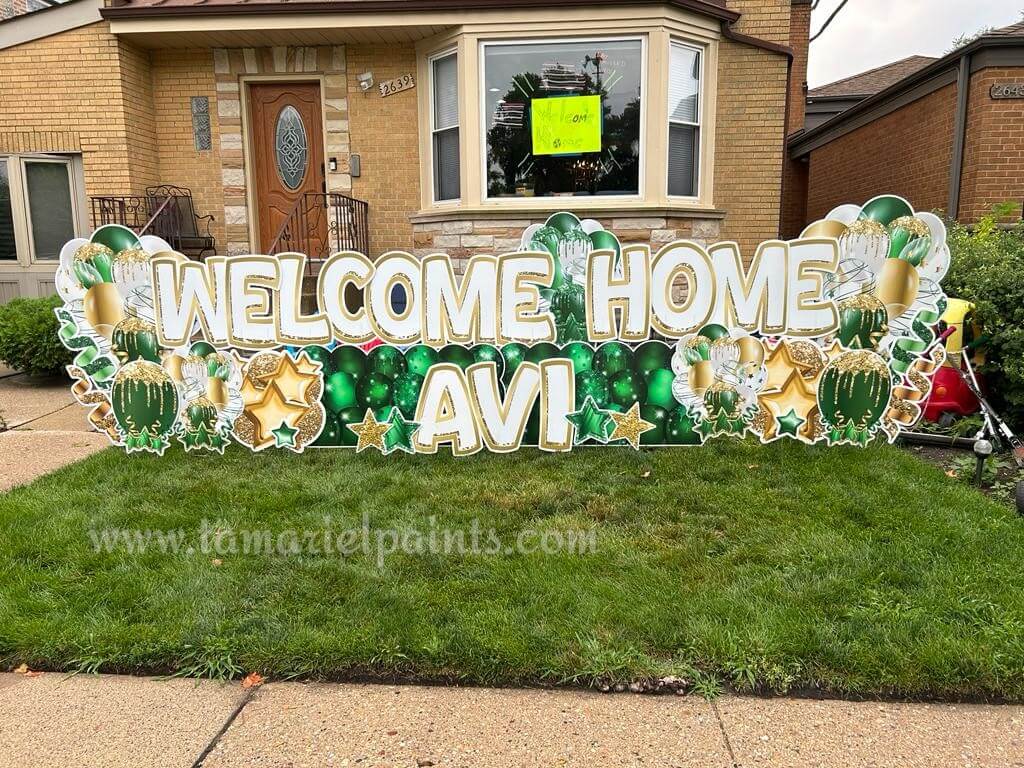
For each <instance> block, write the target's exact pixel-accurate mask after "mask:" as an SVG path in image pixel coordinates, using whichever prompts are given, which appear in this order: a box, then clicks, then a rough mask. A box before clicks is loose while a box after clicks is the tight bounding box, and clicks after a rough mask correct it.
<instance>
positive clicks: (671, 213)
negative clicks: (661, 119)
mask: <svg viewBox="0 0 1024 768" xmlns="http://www.w3.org/2000/svg"><path fill="white" fill-rule="evenodd" d="M558 211H571V212H573V213H575V214H576V215H577V216H579V217H580V218H609V217H614V218H619V219H622V218H631V219H636V218H660V219H724V218H725V211H723V210H720V209H718V208H701V207H699V206H685V205H680V206H674V205H667V206H666V205H644V204H635V203H634V204H610V205H609V204H607V203H602V204H598V205H595V204H593V203H591V204H581V203H580V201H579V199H578V198H564V197H556V198H551V199H550V202H548V201H547V200H545V201H544V204H541V205H531V206H529V207H523V206H515V207H512V206H507V207H506V206H495V205H486V206H483V205H479V206H455V205H453V206H449V207H443V208H429V209H426V210H421V211H418V212H416V213H413V214H411V215H410V216H409V221H410V222H412V223H413V224H434V223H440V222H445V221H478V220H484V219H486V220H502V221H505V220H508V221H510V222H511V221H526V220H534V219H538V218H541V219H542V218H545V217H547V216H548V215H550V214H552V213H557V212H558ZM510 226H511V224H510Z"/></svg>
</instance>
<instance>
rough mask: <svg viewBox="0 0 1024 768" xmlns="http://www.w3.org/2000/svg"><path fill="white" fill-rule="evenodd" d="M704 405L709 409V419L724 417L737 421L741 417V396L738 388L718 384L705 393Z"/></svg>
mask: <svg viewBox="0 0 1024 768" xmlns="http://www.w3.org/2000/svg"><path fill="white" fill-rule="evenodd" d="M704 405H705V406H706V407H707V409H708V417H709V418H711V419H716V418H718V417H719V416H721V415H724V416H726V417H728V418H730V419H735V418H737V417H738V416H739V415H740V395H739V393H738V392H737V391H736V388H735V387H733V386H731V385H728V384H721V383H719V382H716V383H714V384H712V385H711V386H710V387H708V389H707V391H706V392H705V393H704Z"/></svg>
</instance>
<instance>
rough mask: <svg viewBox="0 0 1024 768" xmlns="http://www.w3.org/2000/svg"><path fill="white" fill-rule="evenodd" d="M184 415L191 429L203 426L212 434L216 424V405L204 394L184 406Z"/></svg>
mask: <svg viewBox="0 0 1024 768" xmlns="http://www.w3.org/2000/svg"><path fill="white" fill-rule="evenodd" d="M185 417H186V418H187V419H188V425H189V427H191V428H192V429H199V428H200V427H205V428H206V431H207V432H210V433H211V434H212V433H213V430H214V427H215V426H216V424H217V406H215V405H214V404H213V403H211V402H210V401H209V400H208V399H207V398H206V397H205V396H200V397H197V398H196V399H195V400H193V401H192V402H191V403H189V404H188V407H187V408H185Z"/></svg>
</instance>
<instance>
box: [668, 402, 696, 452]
mask: <svg viewBox="0 0 1024 768" xmlns="http://www.w3.org/2000/svg"><path fill="white" fill-rule="evenodd" d="M665 442H667V443H670V444H672V445H700V444H701V442H702V440H701V436H700V432H698V431H697V419H695V418H694V417H693V416H691V415H690V411H689V409H688V408H687V407H686V406H685V405H679V406H676V407H675V408H674V409H673V410H672V411H671V413H669V415H668V420H667V421H666V422H665Z"/></svg>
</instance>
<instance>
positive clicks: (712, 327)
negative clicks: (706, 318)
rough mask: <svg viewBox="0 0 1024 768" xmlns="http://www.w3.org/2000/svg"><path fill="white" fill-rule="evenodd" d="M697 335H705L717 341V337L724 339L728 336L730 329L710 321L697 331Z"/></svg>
mask: <svg viewBox="0 0 1024 768" xmlns="http://www.w3.org/2000/svg"><path fill="white" fill-rule="evenodd" d="M697 335H698V336H703V337H704V338H706V339H710V340H711V341H715V340H716V339H723V338H725V337H727V336H728V335H729V329H728V328H726V327H725V326H724V325H719V324H718V323H708V324H707V325H705V326H704V327H703V328H701V329H700V330H699V331H697Z"/></svg>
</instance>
